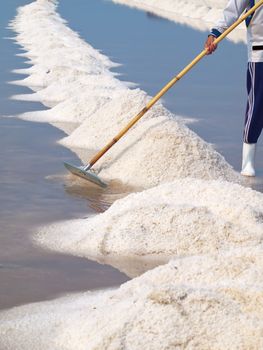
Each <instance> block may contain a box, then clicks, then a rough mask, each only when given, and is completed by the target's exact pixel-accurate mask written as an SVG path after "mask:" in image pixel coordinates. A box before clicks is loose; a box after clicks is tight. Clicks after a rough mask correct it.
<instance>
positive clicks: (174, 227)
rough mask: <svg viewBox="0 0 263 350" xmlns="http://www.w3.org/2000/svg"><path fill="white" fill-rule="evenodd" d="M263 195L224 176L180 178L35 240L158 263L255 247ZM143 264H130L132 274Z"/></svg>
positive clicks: (262, 232) (261, 235) (262, 233)
mask: <svg viewBox="0 0 263 350" xmlns="http://www.w3.org/2000/svg"><path fill="white" fill-rule="evenodd" d="M262 217H263V195H262V194H261V193H258V192H255V191H253V190H251V189H248V188H244V187H241V186H239V185H234V184H231V183H227V182H220V181H202V180H196V179H189V178H188V179H184V180H182V179H181V180H176V181H174V182H172V183H168V184H165V185H160V186H158V187H155V188H153V189H150V190H146V191H144V192H141V193H136V194H131V195H129V196H127V197H126V198H123V199H120V200H118V201H116V202H115V203H114V204H113V205H112V206H111V207H110V208H109V209H108V210H107V211H106V212H105V213H103V214H100V215H97V216H96V217H93V218H87V219H78V220H72V221H69V222H66V223H65V222H63V223H62V224H53V225H51V226H50V227H45V228H43V229H42V230H41V232H40V234H39V236H38V237H37V240H38V241H39V242H40V243H41V244H42V245H45V246H46V247H49V248H51V249H55V250H57V251H61V252H66V253H71V254H73V255H78V256H82V257H87V258H93V257H94V256H95V257H96V259H102V260H103V258H104V257H106V258H107V259H108V260H110V257H113V258H114V259H113V260H114V261H113V262H112V264H114V265H115V266H117V267H118V268H122V269H123V267H122V265H123V264H122V260H120V261H119V262H118V259H119V258H122V259H123V258H124V257H125V258H126V259H128V260H130V261H132V259H134V260H135V261H136V260H137V259H138V258H140V257H144V256H147V257H148V258H149V257H151V258H156V261H157V263H158V262H159V261H160V260H162V261H168V260H169V259H170V258H171V257H175V256H189V255H195V254H208V253H210V252H217V251H219V250H222V249H229V248H234V247H241V246H253V245H257V244H259V243H260V242H262V239H263V221H262ZM143 269H144V266H133V265H131V266H127V267H125V268H124V270H125V272H126V273H127V274H129V275H130V276H134V275H136V274H138V273H141V272H142V271H143Z"/></svg>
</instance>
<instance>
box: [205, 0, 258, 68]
mask: <svg viewBox="0 0 263 350" xmlns="http://www.w3.org/2000/svg"><path fill="white" fill-rule="evenodd" d="M258 1H259V0H255V3H256V2H258ZM249 8H250V1H249V0H229V2H228V4H227V6H226V8H225V9H224V11H223V16H222V18H221V19H220V20H219V21H218V22H217V23H216V25H215V26H214V28H212V30H211V34H212V35H214V36H216V37H218V36H219V35H220V34H221V33H223V32H224V31H225V30H226V29H227V28H228V27H230V26H231V25H232V24H233V23H234V22H235V21H236V20H237V19H238V18H239V17H240V16H241V14H242V13H243V12H244V11H245V10H246V9H249ZM247 45H248V61H249V62H263V5H262V6H260V7H259V8H258V9H257V10H256V11H255V13H254V15H253V17H252V19H251V21H250V23H249V26H248V28H247Z"/></svg>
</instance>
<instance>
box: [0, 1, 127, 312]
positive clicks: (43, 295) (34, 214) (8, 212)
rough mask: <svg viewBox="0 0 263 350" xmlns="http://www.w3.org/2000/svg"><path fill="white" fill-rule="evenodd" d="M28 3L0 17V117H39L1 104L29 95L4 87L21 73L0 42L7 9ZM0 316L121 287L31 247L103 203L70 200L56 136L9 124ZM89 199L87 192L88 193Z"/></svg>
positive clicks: (73, 195)
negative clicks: (41, 231)
mask: <svg viewBox="0 0 263 350" xmlns="http://www.w3.org/2000/svg"><path fill="white" fill-rule="evenodd" d="M29 2H30V1H22V0H16V1H10V2H8V3H5V5H3V6H4V11H3V12H1V15H0V19H1V28H2V29H3V31H2V35H1V37H2V38H1V39H0V40H1V41H0V43H1V53H2V55H1V56H0V60H1V67H2V69H1V71H0V82H1V84H0V86H1V90H0V105H1V111H0V114H1V115H2V116H3V115H15V114H17V113H21V112H25V111H30V110H39V109H43V108H44V107H43V106H42V105H41V104H39V103H29V102H16V101H11V100H9V97H10V96H11V95H13V94H18V93H19V94H20V93H29V92H30V90H29V89H27V88H23V87H17V86H13V85H9V84H6V83H5V82H6V81H10V80H15V79H20V78H21V75H16V74H12V73H11V70H12V69H17V68H23V67H27V65H26V64H24V63H23V59H22V58H19V57H17V56H15V54H16V53H18V52H19V47H18V46H17V45H16V44H15V43H14V42H13V41H11V40H6V39H3V37H10V36H12V35H13V33H12V32H11V31H9V30H6V29H4V27H5V26H6V25H7V24H8V21H9V20H10V19H12V17H13V16H14V15H15V8H16V7H17V6H20V5H24V4H26V3H29ZM0 123H1V127H0V149H1V152H0V162H1V174H0V198H1V201H0V223H1V225H0V227H1V229H0V281H1V283H0V309H3V308H7V307H12V306H15V305H18V304H21V303H27V302H33V301H38V300H43V299H49V298H51V297H54V296H55V295H57V294H60V293H63V292H72V291H79V290H87V289H97V288H104V287H109V286H114V285H119V284H120V283H122V282H124V281H126V280H127V277H126V276H125V275H123V274H121V273H119V271H117V270H115V269H113V268H111V267H109V266H103V265H100V264H97V263H95V262H91V261H87V260H86V259H80V258H76V257H73V256H69V255H63V254H57V253H53V252H47V251H44V250H42V249H40V248H37V247H35V246H34V245H33V244H32V242H31V238H30V237H31V235H32V234H33V233H34V232H35V230H36V227H37V226H39V225H42V224H46V223H49V222H52V221H57V220H64V219H69V218H74V217H79V216H81V215H83V216H84V215H86V216H87V215H91V214H94V213H96V212H98V211H102V210H104V209H105V208H106V207H107V206H108V205H109V203H108V201H110V200H112V198H111V197H110V198H109V197H107V199H105V198H104V200H103V201H102V200H100V197H99V191H98V192H96V193H97V195H96V196H94V195H93V197H92V195H91V196H89V198H90V199H89V200H87V195H83V187H82V195H78V192H77V191H72V188H78V182H76V183H75V184H74V183H72V182H70V185H68V186H67V183H68V181H67V179H68V177H67V176H66V174H65V171H64V169H63V163H62V162H63V161H68V162H72V163H78V162H79V160H78V159H77V158H76V156H75V155H74V154H73V153H72V152H70V151H68V150H67V149H65V148H63V147H62V146H59V145H58V144H56V141H57V140H58V139H59V138H61V137H63V133H62V132H61V131H59V130H57V129H55V128H54V127H52V126H50V125H46V124H37V123H29V122H24V121H21V120H17V119H10V118H1V120H0ZM86 191H88V193H91V194H92V193H94V189H92V188H91V189H90V190H89V189H88V188H87V190H86Z"/></svg>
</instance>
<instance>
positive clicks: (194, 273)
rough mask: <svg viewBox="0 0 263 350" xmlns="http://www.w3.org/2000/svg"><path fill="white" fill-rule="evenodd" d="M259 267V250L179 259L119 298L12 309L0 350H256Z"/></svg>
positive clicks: (261, 326)
mask: <svg viewBox="0 0 263 350" xmlns="http://www.w3.org/2000/svg"><path fill="white" fill-rule="evenodd" d="M262 266H263V250H262V247H258V248H249V249H243V250H231V251H230V252H228V253H219V254H217V255H211V256H196V257H191V258H184V259H177V260H174V261H172V262H171V263H169V264H168V265H165V266H162V267H159V268H156V269H154V270H152V271H150V272H148V273H146V274H144V275H143V276H141V277H139V278H136V279H134V280H133V281H131V282H128V283H126V284H125V285H123V286H122V287H121V288H119V289H118V290H116V291H106V292H103V293H85V294H82V295H74V296H73V297H67V298H62V299H58V300H56V301H51V302H45V303H38V304H32V305H27V306H23V307H19V308H15V309H13V310H12V311H8V312H5V313H2V314H1V315H0V347H1V349H6V350H8V349H10V350H11V349H17V350H27V349H29V348H30V349H31V350H35V349H37V350H44V349H45V350H51V349H52V350H53V349H64V350H69V349H74V350H84V349H89V350H96V349H97V350H98V349H100V350H109V349H124V348H125V349H127V350H135V349H166V350H173V349H176V348H177V349H217V350H247V349H251V350H258V349H261V348H262V347H263V337H262V332H263V320H262V312H263V308H262V305H263V294H262V288H263V284H262V281H263V268H262ZM18 340H19V341H18Z"/></svg>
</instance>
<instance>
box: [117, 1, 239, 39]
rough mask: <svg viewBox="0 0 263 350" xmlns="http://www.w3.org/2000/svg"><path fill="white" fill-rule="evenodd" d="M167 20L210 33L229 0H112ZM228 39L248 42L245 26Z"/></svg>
mask: <svg viewBox="0 0 263 350" xmlns="http://www.w3.org/2000/svg"><path fill="white" fill-rule="evenodd" d="M112 1H113V2H115V3H116V4H123V5H128V6H130V7H134V8H137V9H141V10H144V11H147V12H149V13H152V14H155V15H156V16H160V17H163V18H167V19H169V20H171V21H175V22H176V23H180V24H182V25H188V26H190V27H192V28H194V29H197V30H200V31H209V30H210V29H211V27H212V26H213V25H214V23H215V22H216V21H217V20H218V19H219V18H220V17H221V16H222V10H223V9H224V7H225V6H226V4H227V0H210V1H207V0H195V1H191V0H177V1H174V0H112ZM228 39H229V40H231V41H233V42H235V43H237V42H245V41H246V32H245V24H244V23H243V24H241V25H240V27H239V28H237V29H236V30H235V31H234V32H232V33H231V34H230V35H229V36H228Z"/></svg>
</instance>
